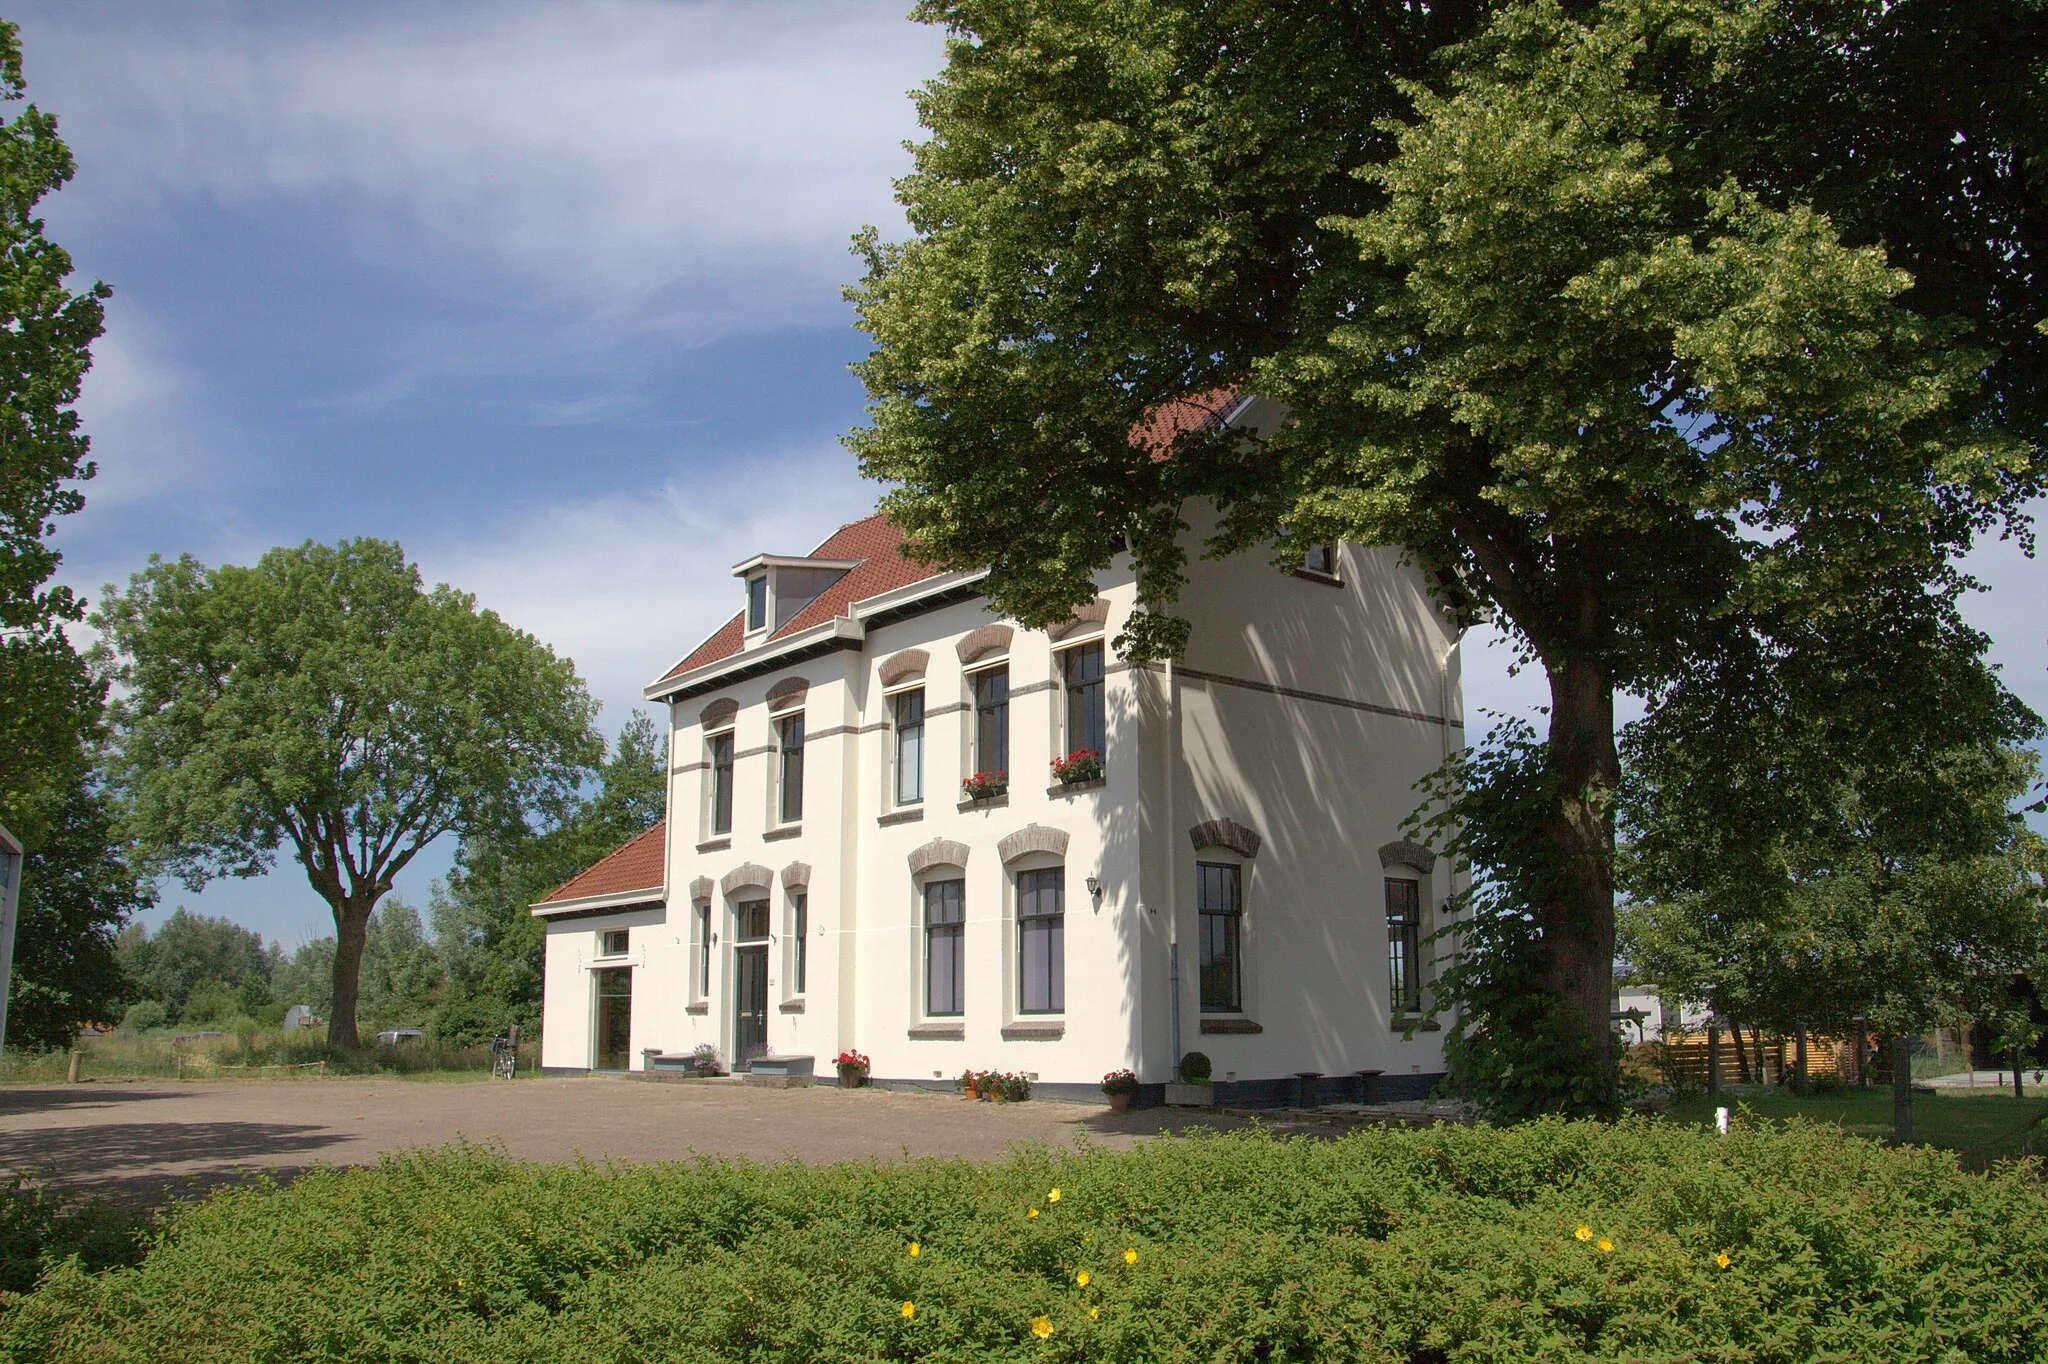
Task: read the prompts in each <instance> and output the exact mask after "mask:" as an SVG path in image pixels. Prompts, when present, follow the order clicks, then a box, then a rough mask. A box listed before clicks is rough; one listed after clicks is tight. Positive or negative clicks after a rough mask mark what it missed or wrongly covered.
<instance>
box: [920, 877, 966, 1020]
mask: <svg viewBox="0 0 2048 1364" xmlns="http://www.w3.org/2000/svg"><path fill="white" fill-rule="evenodd" d="M966 907H967V883H966V882H965V881H927V882H925V886H924V1011H925V1013H926V1014H927V1015H929V1016H931V1017H933V1018H957V1017H958V1016H960V1015H961V1014H962V1013H965V1012H966V999H967V957H966V952H965V947H966V939H965V935H966V931H967V922H966V919H967V915H966Z"/></svg>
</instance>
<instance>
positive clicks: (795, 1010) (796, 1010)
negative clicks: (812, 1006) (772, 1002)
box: [775, 996, 804, 1014]
mask: <svg viewBox="0 0 2048 1364" xmlns="http://www.w3.org/2000/svg"><path fill="white" fill-rule="evenodd" d="M775 1007H776V1008H777V1009H778V1010H780V1011H781V1012H783V1013H786V1014H800V1013H802V1012H803V1011H804V1001H803V999H802V997H801V996H799V997H798V998H796V999H785V1000H783V1001H782V1003H780V1004H778V1005H776V1006H775Z"/></svg>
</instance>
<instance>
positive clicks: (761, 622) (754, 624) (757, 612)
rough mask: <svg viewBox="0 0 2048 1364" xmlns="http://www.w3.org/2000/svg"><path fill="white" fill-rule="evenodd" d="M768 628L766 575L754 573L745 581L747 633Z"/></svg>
mask: <svg viewBox="0 0 2048 1364" xmlns="http://www.w3.org/2000/svg"><path fill="white" fill-rule="evenodd" d="M767 628H768V575H767V574H766V573H756V574H755V575H754V576H753V577H751V578H749V579H747V633H748V634H750V635H751V634H753V633H754V632H755V631H757V630H765V629H767Z"/></svg>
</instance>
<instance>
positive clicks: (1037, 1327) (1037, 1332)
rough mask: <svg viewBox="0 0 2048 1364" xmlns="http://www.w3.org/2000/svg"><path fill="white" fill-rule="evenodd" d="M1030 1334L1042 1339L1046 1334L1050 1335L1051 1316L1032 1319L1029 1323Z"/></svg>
mask: <svg viewBox="0 0 2048 1364" xmlns="http://www.w3.org/2000/svg"><path fill="white" fill-rule="evenodd" d="M1031 1334H1032V1335H1034V1336H1037V1337H1038V1338H1039V1339H1040V1340H1044V1339H1045V1338H1046V1337H1047V1336H1049V1335H1051V1334H1052V1318H1051V1317H1039V1318H1037V1319H1035V1320H1034V1321H1033V1322H1032V1323H1031Z"/></svg>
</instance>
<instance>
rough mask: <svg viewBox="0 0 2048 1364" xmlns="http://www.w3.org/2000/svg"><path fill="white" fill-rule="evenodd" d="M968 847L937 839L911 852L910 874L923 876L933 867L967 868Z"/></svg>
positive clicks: (921, 844) (920, 845)
mask: <svg viewBox="0 0 2048 1364" xmlns="http://www.w3.org/2000/svg"><path fill="white" fill-rule="evenodd" d="M967 853H968V847H967V845H966V844H965V843H956V842H954V841H953V840H952V839H950V838H935V839H933V840H932V841H931V842H929V843H920V844H919V845H918V846H917V847H915V848H912V849H911V850H910V874H911V875H912V876H921V875H923V874H924V873H925V872H927V871H930V870H931V869H932V868H933V867H960V868H963V869H964V868H965V867H966V866H967Z"/></svg>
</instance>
